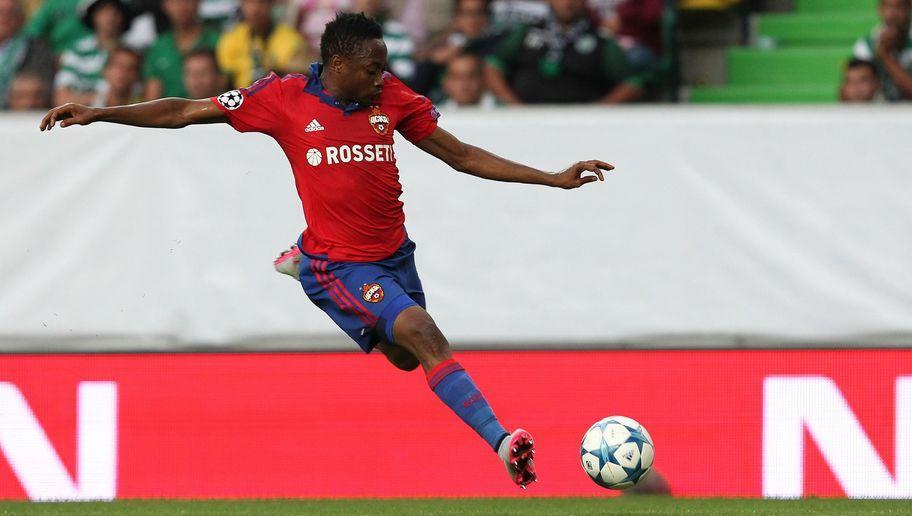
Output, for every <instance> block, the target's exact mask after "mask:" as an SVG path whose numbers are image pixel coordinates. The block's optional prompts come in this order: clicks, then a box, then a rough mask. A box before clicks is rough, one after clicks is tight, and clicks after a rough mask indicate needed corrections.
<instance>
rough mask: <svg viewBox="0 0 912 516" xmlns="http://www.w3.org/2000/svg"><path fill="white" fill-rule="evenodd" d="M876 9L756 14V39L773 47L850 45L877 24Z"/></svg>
mask: <svg viewBox="0 0 912 516" xmlns="http://www.w3.org/2000/svg"><path fill="white" fill-rule="evenodd" d="M877 21H878V18H877V12H876V11H873V10H868V11H867V12H860V13H859V12H850V13H842V12H838V13H831V12H819V13H818V12H813V13H805V14H764V15H760V16H758V17H757V22H758V23H757V34H758V36H759V38H760V39H761V40H762V39H770V40H772V41H775V43H776V45H777V46H800V45H842V46H845V47H851V45H852V43H854V42H855V40H857V39H858V38H859V37H861V36H863V35H865V34H867V33H868V32H870V30H871V28H872V27H874V26H875V25H876V24H877Z"/></svg>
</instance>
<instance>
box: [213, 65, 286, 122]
mask: <svg viewBox="0 0 912 516" xmlns="http://www.w3.org/2000/svg"><path fill="white" fill-rule="evenodd" d="M282 83H283V81H282V80H281V79H280V78H279V76H278V75H276V74H275V72H273V73H270V74H269V75H267V76H266V77H263V78H262V79H260V80H258V81H256V82H255V83H253V84H251V85H250V86H248V87H246V88H241V89H239V90H231V91H226V92H225V93H222V94H221V95H219V96H217V97H211V98H210V99H209V100H211V101H212V102H213V103H214V104H215V105H216V106H218V108H219V109H221V110H222V112H224V113H225V115H226V116H227V117H228V123H229V124H231V127H234V128H235V129H236V130H237V131H238V132H242V133H249V132H258V133H265V134H268V135H271V136H275V135H276V133H278V132H280V131H281V130H282V128H283V127H286V126H287V125H286V121H287V116H286V111H285V102H284V100H285V97H284V94H283V91H282Z"/></svg>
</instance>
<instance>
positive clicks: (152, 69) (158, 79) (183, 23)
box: [143, 0, 219, 100]
mask: <svg viewBox="0 0 912 516" xmlns="http://www.w3.org/2000/svg"><path fill="white" fill-rule="evenodd" d="M199 5H200V2H199V0H162V8H163V9H164V11H165V15H166V16H167V17H168V21H169V22H170V23H171V30H170V31H168V32H165V33H164V34H162V35H161V36H160V37H159V38H158V40H156V41H155V43H154V44H153V45H152V47H151V48H150V49H149V51H148V52H147V53H146V58H145V64H144V66H143V75H144V76H145V79H146V91H145V97H146V99H147V100H151V99H157V98H161V97H186V96H187V90H186V89H185V88H184V81H183V77H182V75H183V59H184V57H183V56H184V55H186V54H187V53H189V52H193V51H194V50H200V49H210V50H211V49H215V47H216V45H217V44H218V40H219V33H218V32H216V31H215V30H213V29H211V28H209V27H205V26H203V24H202V23H200V20H199V17H198V15H197V12H198V10H199Z"/></svg>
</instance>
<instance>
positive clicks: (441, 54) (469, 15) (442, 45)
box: [420, 0, 493, 66]
mask: <svg viewBox="0 0 912 516" xmlns="http://www.w3.org/2000/svg"><path fill="white" fill-rule="evenodd" d="M488 20H489V17H488V2H487V1H485V0H456V3H455V4H454V6H453V21H452V23H451V25H450V27H449V28H448V29H447V30H446V32H444V33H442V34H440V35H439V36H437V37H436V38H434V40H432V41H431V43H430V44H429V45H428V48H427V49H426V50H424V51H423V52H421V53H420V57H421V58H423V59H428V60H430V61H431V62H432V63H434V64H436V65H438V66H445V65H446V64H447V63H448V62H449V61H450V59H452V58H453V57H456V56H458V55H459V54H461V53H462V52H463V51H466V50H468V51H470V52H473V53H479V54H486V53H488V52H490V51H491V50H493V49H492V48H489V47H488V44H489V43H490V39H488V38H485V30H486V29H487V28H488Z"/></svg>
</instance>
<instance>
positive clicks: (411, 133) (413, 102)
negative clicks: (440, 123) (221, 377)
mask: <svg viewBox="0 0 912 516" xmlns="http://www.w3.org/2000/svg"><path fill="white" fill-rule="evenodd" d="M400 85H401V86H400V88H401V89H402V118H401V119H400V120H399V123H398V124H397V126H396V130H397V131H399V134H401V135H402V136H405V139H406V140H408V141H410V142H412V143H418V142H420V141H421V140H423V139H425V138H427V137H428V136H430V135H431V133H433V132H434V131H435V130H436V129H437V119H438V118H440V113H438V112H437V108H435V107H434V104H433V103H431V101H430V99H428V98H427V97H425V96H424V95H419V94H417V93H415V92H414V91H412V90H411V89H409V88H408V87H407V86H405V85H404V84H401V83H400Z"/></svg>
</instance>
